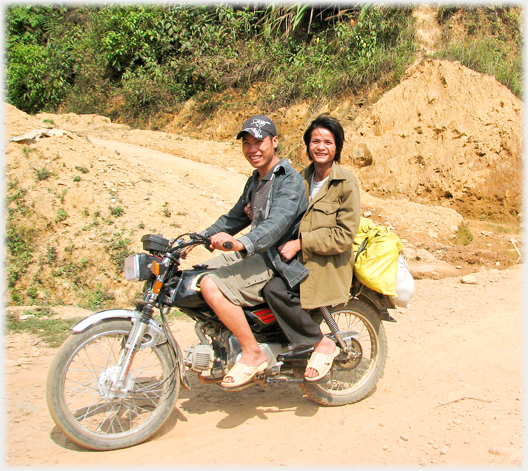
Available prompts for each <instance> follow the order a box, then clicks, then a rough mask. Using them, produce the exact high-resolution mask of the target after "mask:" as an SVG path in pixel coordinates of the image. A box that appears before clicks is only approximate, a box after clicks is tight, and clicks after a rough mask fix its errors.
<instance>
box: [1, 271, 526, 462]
mask: <svg viewBox="0 0 528 471" xmlns="http://www.w3.org/2000/svg"><path fill="white" fill-rule="evenodd" d="M522 274H523V266H522V265H517V266H515V267H512V268H509V269H507V270H504V271H498V270H491V271H484V272H480V273H478V274H476V275H475V276H476V280H477V283H476V284H463V283H461V281H460V279H459V278H458V277H453V278H444V279H442V280H417V281H416V295H415V298H414V299H413V301H412V306H411V307H410V308H409V309H406V310H404V309H399V310H398V311H397V312H395V313H394V317H395V318H396V319H397V322H396V323H385V324H384V325H385V328H386V330H387V336H388V343H389V358H388V361H387V365H386V368H385V375H384V377H383V378H382V379H381V380H380V382H379V384H378V390H377V391H376V392H375V393H374V394H373V395H372V396H371V397H370V398H367V399H366V400H364V401H362V402H360V403H357V404H353V405H349V406H344V407H336V408H328V407H320V406H318V405H317V404H315V403H313V402H311V401H310V400H308V399H307V398H305V397H303V396H302V393H301V390H300V389H299V388H298V387H297V386H293V385H291V386H288V385H272V386H267V387H266V389H265V390H264V391H262V390H261V389H260V387H258V386H254V387H251V388H249V389H246V390H245V391H242V392H239V393H228V392H224V391H222V390H220V389H219V388H218V387H217V386H214V385H203V384H201V383H199V382H198V381H197V380H196V378H195V377H194V376H192V377H191V378H192V381H191V382H192V386H193V390H192V391H191V392H188V391H185V390H182V392H181V393H180V398H179V399H178V401H177V405H176V408H175V410H174V413H173V414H172V416H171V418H170V419H169V421H168V423H167V424H166V425H165V426H164V428H163V430H162V432H161V433H159V434H158V435H157V436H156V437H154V438H153V439H152V440H151V441H149V442H147V443H144V444H141V445H139V446H136V447H134V448H130V449H125V450H118V451H113V452H104V453H103V452H87V451H85V450H82V449H80V448H78V447H77V446H76V445H74V444H72V443H71V442H69V441H68V440H66V439H65V437H64V436H63V435H62V434H61V433H60V432H59V431H58V429H57V428H56V427H55V426H54V423H53V422H52V420H51V418H50V416H49V413H48V410H47V406H46V403H45V379H46V374H47V368H48V365H49V364H50V362H51V359H52V356H53V355H54V353H55V351H56V350H55V349H51V348H49V347H46V346H45V345H44V344H42V343H36V341H35V340H34V339H33V338H31V337H29V336H27V335H25V334H17V335H8V336H6V346H7V349H6V351H7V368H6V374H5V393H4V394H5V398H6V399H7V402H6V406H7V409H6V412H7V430H6V432H7V434H6V437H7V440H6V461H7V462H8V464H9V465H13V466H24V465H28V466H32V467H36V466H53V465H61V466H68V467H71V466H90V467H96V466H97V467H98V466H104V467H113V466H143V465H145V466H147V465H148V466H152V465H156V466H176V465H178V466H193V467H195V466H209V465H214V466H227V465H231V464H233V465H246V466H247V465H255V466H257V465H263V466H291V467H292V466H303V467H305V466H317V467H319V466H321V467H322V466H328V465H343V466H348V467H356V466H360V465H370V466H376V465H398V466H416V465H449V466H490V465H495V466H505V465H506V466H521V459H522V417H521V410H522V400H523V398H522V392H521V388H522V377H521V367H522V321H521V314H522V308H521V304H522V299H521V293H522ZM76 310H77V311H78V308H71V311H72V312H71V314H72V315H75V314H76ZM192 328H193V324H192V323H191V322H190V321H187V320H178V321H176V322H174V324H173V329H174V331H175V332H177V335H176V337H177V339H178V340H179V341H180V344H181V346H182V347H185V346H186V345H188V344H189V343H191V342H192V341H194V333H193V331H192ZM35 343H36V344H35Z"/></svg>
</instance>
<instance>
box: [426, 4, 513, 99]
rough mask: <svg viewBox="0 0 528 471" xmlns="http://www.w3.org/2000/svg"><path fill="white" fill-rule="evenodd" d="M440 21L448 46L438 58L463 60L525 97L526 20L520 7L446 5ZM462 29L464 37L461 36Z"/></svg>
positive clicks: (440, 52)
mask: <svg viewBox="0 0 528 471" xmlns="http://www.w3.org/2000/svg"><path fill="white" fill-rule="evenodd" d="M438 22H439V23H440V25H442V26H443V29H444V35H445V38H446V46H445V48H444V49H443V50H442V51H439V52H438V53H436V54H435V57H437V58H439V59H447V60H451V61H460V63H461V64H463V65H465V66H466V67H469V68H471V69H474V70H476V71H477V72H480V73H483V74H488V75H491V76H494V77H495V78H496V79H497V80H498V81H499V82H501V83H502V84H503V85H505V86H506V87H508V88H509V89H510V90H511V91H512V92H513V93H514V94H515V95H517V96H518V97H520V98H522V96H523V55H522V50H523V38H522V25H523V18H522V16H521V10H520V9H519V8H517V9H516V8H512V7H511V6H503V5H488V6H481V7H477V6H466V7H463V8H460V7H455V6H445V7H441V8H440V10H439V13H438ZM455 25H458V26H459V28H456V27H455ZM460 27H461V28H463V31H464V34H460Z"/></svg>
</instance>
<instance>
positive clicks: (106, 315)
mask: <svg viewBox="0 0 528 471" xmlns="http://www.w3.org/2000/svg"><path fill="white" fill-rule="evenodd" d="M140 316H141V314H140V313H139V312H137V311H132V310H130V309H109V310H108V311H101V312H96V313H95V314H92V315H90V316H88V317H87V318H86V319H83V320H82V321H81V322H79V323H78V324H75V325H74V326H73V327H72V330H73V331H74V332H75V333H76V334H78V333H80V332H83V331H85V330H86V329H88V328H89V327H92V326H93V325H95V324H97V323H99V322H102V321H107V320H109V319H118V318H130V319H139V317H140ZM150 322H151V323H154V325H155V326H156V327H158V324H157V323H156V322H154V321H153V320H152V319H151V321H150ZM149 324H150V323H149Z"/></svg>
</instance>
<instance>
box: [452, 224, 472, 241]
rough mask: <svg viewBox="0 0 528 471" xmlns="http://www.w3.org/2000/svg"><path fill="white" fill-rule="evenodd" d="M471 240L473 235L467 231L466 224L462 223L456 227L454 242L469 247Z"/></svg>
mask: <svg viewBox="0 0 528 471" xmlns="http://www.w3.org/2000/svg"><path fill="white" fill-rule="evenodd" d="M472 240H473V234H472V233H471V231H470V230H469V227H468V225H467V224H465V223H462V224H461V225H460V226H458V227H457V232H456V237H455V242H456V243H457V244H458V245H469V244H470V243H471V241H472Z"/></svg>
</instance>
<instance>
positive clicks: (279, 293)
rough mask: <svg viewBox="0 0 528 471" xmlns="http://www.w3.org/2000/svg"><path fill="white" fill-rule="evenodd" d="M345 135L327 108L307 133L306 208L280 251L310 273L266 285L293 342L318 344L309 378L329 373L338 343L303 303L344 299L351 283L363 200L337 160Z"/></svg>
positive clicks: (272, 305) (269, 299)
mask: <svg viewBox="0 0 528 471" xmlns="http://www.w3.org/2000/svg"><path fill="white" fill-rule="evenodd" d="M344 140H345V135H344V130H343V127H342V126H341V124H340V123H339V121H338V120H337V119H335V118H333V117H331V116H330V115H328V114H326V113H325V114H323V115H320V116H318V117H317V118H316V119H315V120H314V121H313V122H312V123H311V124H310V126H309V127H308V129H307V130H306V132H305V133H304V142H305V144H306V152H307V154H308V157H309V159H310V160H311V161H312V162H311V163H310V165H309V166H308V167H306V168H305V169H304V170H303V171H302V172H301V176H302V178H303V181H304V186H305V189H306V197H307V199H308V200H309V204H308V209H307V210H306V212H305V213H304V216H303V218H302V220H301V223H300V226H299V231H298V236H297V238H296V239H295V240H292V241H289V242H286V243H285V244H283V245H281V246H280V247H279V253H280V254H281V257H282V258H283V260H284V261H289V260H293V259H295V258H296V257H297V258H298V260H300V261H301V262H302V263H303V264H304V266H305V267H306V268H308V269H309V275H308V277H307V278H305V279H303V280H302V281H301V282H300V283H299V284H297V285H295V286H294V287H293V288H292V287H291V286H288V284H287V283H286V282H285V281H284V280H283V279H282V278H281V277H275V278H273V279H272V280H271V281H270V282H269V283H268V285H267V286H266V287H265V288H264V297H265V298H266V300H267V302H268V304H269V306H270V308H271V310H272V311H273V313H274V315H275V317H276V318H277V320H278V322H279V324H280V326H281V328H282V329H283V331H284V332H285V334H286V335H287V337H288V338H289V340H290V341H291V342H292V344H293V348H294V349H295V348H296V347H300V346H301V345H305V346H310V345H313V346H314V352H313V353H312V356H311V357H310V360H309V362H308V365H307V367H306V370H305V379H306V380H307V381H317V380H319V379H321V378H323V377H324V376H326V374H328V371H329V370H330V368H331V366H332V362H333V359H334V358H335V357H336V356H337V355H338V354H339V348H338V347H337V346H336V345H335V344H334V342H333V341H332V340H330V339H329V338H327V337H325V336H324V335H323V334H322V332H321V329H320V328H319V325H318V324H317V323H316V322H314V321H313V320H312V317H311V316H310V314H309V313H308V312H306V311H305V309H314V308H318V307H321V306H330V305H334V304H340V303H346V302H347V300H348V298H349V293H350V287H351V283H352V274H353V266H354V253H353V248H352V243H353V241H354V237H355V236H356V232H357V230H358V227H359V220H360V201H359V186H358V182H357V179H356V177H355V176H354V174H353V173H351V172H350V171H349V170H346V169H344V168H343V167H341V166H340V165H339V162H340V159H341V151H342V149H343V143H344Z"/></svg>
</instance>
